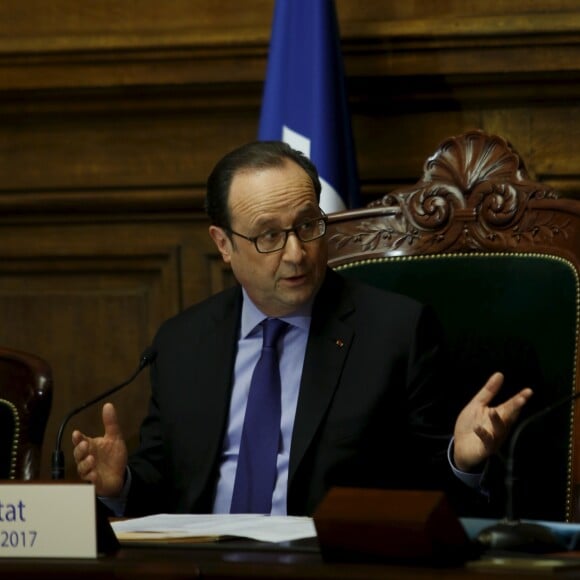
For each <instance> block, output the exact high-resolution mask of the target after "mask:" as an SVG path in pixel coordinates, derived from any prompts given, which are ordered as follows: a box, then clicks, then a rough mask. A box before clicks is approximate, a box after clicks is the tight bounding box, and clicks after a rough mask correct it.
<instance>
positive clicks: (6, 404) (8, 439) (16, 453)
mask: <svg viewBox="0 0 580 580" xmlns="http://www.w3.org/2000/svg"><path fill="white" fill-rule="evenodd" d="M51 402H52V373H51V369H50V367H49V365H48V364H47V363H46V362H45V361H44V360H42V359H41V358H39V357H37V356H35V355H33V354H29V353H25V352H21V351H18V350H13V349H9V348H5V347H0V479H19V480H28V479H37V478H38V477H39V475H40V457H41V450H42V443H43V439H44V431H45V428H46V423H47V421H48V417H49V414H50V407H51Z"/></svg>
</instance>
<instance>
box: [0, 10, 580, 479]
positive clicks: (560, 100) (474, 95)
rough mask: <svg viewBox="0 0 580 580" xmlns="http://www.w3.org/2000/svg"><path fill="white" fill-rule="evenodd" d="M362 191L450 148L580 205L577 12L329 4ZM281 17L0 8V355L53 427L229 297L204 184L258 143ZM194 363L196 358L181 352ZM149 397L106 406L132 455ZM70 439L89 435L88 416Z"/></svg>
mask: <svg viewBox="0 0 580 580" xmlns="http://www.w3.org/2000/svg"><path fill="white" fill-rule="evenodd" d="M336 4H337V10H338V14H339V21H340V28H341V35H342V45H343V51H344V58H345V67H346V73H347V83H348V94H349V99H350V102H351V112H352V122H353V128H354V133H355V142H356V147H357V155H358V163H359V171H360V176H361V182H362V183H361V185H362V192H363V195H364V198H365V200H367V201H371V200H373V199H375V198H376V197H378V196H380V195H382V194H384V193H386V192H387V191H389V190H391V189H393V188H394V187H396V186H399V185H402V184H404V183H409V182H414V181H416V179H417V178H418V177H419V176H420V174H421V169H422V164H423V161H424V160H425V158H426V157H427V156H428V155H429V154H430V153H431V152H433V151H434V150H435V148H436V146H437V145H438V143H439V142H440V141H441V140H443V139H444V138H445V137H448V136H450V135H454V134H458V133H460V132H462V131H464V130H466V129H471V128H482V129H486V130H488V131H491V132H496V133H499V134H501V135H503V136H505V137H507V138H508V139H509V140H510V141H511V142H512V143H513V144H514V146H515V147H516V148H517V149H518V150H519V151H520V153H521V154H522V156H523V158H524V159H525V160H526V162H527V165H528V169H529V170H530V172H531V173H532V174H533V175H534V176H536V177H538V178H540V179H541V180H544V181H545V182H546V183H548V184H550V185H552V186H553V187H555V188H556V189H558V190H560V191H561V192H562V193H563V194H564V195H567V196H571V197H580V147H579V146H578V143H579V142H580V139H579V137H580V106H579V105H580V5H579V3H578V0H560V1H556V0H552V1H549V0H544V1H540V0H509V1H508V0H490V1H489V2H477V1H464V0H462V1H459V0H414V1H410V0H399V1H389V2H386V1H384V0H382V1H381V0H374V1H373V0H366V1H365V2H354V1H352V0H337V2H336ZM272 10H273V0H244V2H240V1H239V0H211V1H210V0H165V1H163V2H159V0H121V1H119V0H99V2H79V1H78V0H51V2H46V1H45V0H26V1H25V2H23V1H22V0H3V1H2V2H1V3H0V321H1V324H0V343H2V344H5V345H7V346H11V347H13V348H19V349H23V350H27V351H32V352H35V353H38V354H40V355H41V356H43V357H44V358H46V359H47V360H48V361H49V362H50V364H51V365H52V367H53V370H54V381H55V387H54V403H53V413H52V418H51V420H50V422H49V426H48V429H47V439H46V444H45V452H44V455H43V458H44V459H43V461H44V465H43V472H44V473H45V475H46V477H48V474H49V456H50V452H51V450H52V448H53V445H54V438H55V436H56V430H57V427H58V424H59V422H60V420H61V419H62V417H63V416H64V414H65V412H66V411H67V410H68V409H69V408H71V407H72V406H75V405H77V404H79V403H80V402H82V401H84V400H86V399H88V398H90V397H92V396H93V395H95V394H96V393H97V392H99V391H100V390H103V389H106V388H108V387H110V386H113V385H114V384H116V383H119V382H121V381H122V380H124V379H125V378H126V377H127V376H129V375H130V374H131V372H132V370H133V368H134V367H135V366H136V365H137V361H138V357H139V354H140V353H141V351H142V349H143V348H144V347H145V346H146V345H148V344H149V343H150V341H151V338H152V336H153V334H154V332H155V330H156V328H157V327H158V325H159V323H160V322H161V321H162V320H163V319H165V318H166V317H168V316H171V315H172V314H174V313H176V312H178V311H179V310H180V309H181V308H183V307H185V306H186V305H188V304H190V303H193V302H196V301H198V300H200V299H202V298H203V297H205V296H207V295H208V294H210V293H212V292H215V291H216V290H218V289H219V288H222V287H223V286H224V285H226V284H229V283H231V277H230V275H229V274H228V272H227V271H226V270H225V269H224V268H223V267H222V264H221V262H220V260H219V258H218V255H217V254H216V252H215V251H214V248H213V247H212V244H211V243H210V240H209V237H208V236H207V223H206V221H205V217H204V214H203V209H202V208H203V194H204V182H205V179H206V177H207V175H208V173H209V171H210V169H211V167H212V165H213V163H214V162H215V161H216V160H217V159H218V158H219V157H220V156H221V155H222V154H223V153H225V152H226V151H228V150H229V149H231V148H233V147H235V146H236V145H238V144H241V143H242V142H245V141H249V140H252V139H254V138H255V135H256V129H257V121H258V115H259V108H260V100H261V91H262V84H263V80H264V72H265V67H266V59H267V52H268V41H269V34H270V22H271V17H272ZM192 359H195V352H192ZM146 394H147V378H146V376H143V377H140V378H139V379H138V381H136V383H135V384H133V385H132V386H130V387H128V388H127V389H125V390H124V391H123V392H122V393H119V394H117V395H115V396H114V401H115V402H116V403H117V404H118V409H119V413H120V416H121V421H122V422H123V425H124V428H125V433H126V436H127V437H128V439H129V440H130V442H131V443H133V442H135V441H136V438H137V427H138V424H139V421H140V419H141V417H142V415H143V413H144V412H145V406H146V398H147V397H146ZM71 423H72V424H71V426H69V428H68V429H67V431H66V432H65V446H64V449H65V452H66V454H67V476H68V477H70V478H74V469H73V465H72V464H73V461H72V458H71V457H70V444H69V439H70V432H71V430H72V426H80V427H82V428H83V429H85V430H87V431H88V432H91V433H99V432H100V431H101V428H100V421H99V411H98V410H97V409H95V410H90V411H89V410H87V411H85V412H83V414H82V415H80V416H78V417H77V418H75V419H74V420H73V421H72V422H71Z"/></svg>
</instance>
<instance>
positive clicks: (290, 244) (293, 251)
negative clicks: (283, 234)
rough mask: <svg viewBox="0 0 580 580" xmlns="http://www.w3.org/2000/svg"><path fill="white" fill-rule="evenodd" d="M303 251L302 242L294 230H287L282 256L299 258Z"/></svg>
mask: <svg viewBox="0 0 580 580" xmlns="http://www.w3.org/2000/svg"><path fill="white" fill-rule="evenodd" d="M303 253H304V242H303V241H302V240H301V239H300V238H299V237H298V236H297V235H296V232H288V238H287V239H286V245H285V246H284V258H285V259H287V260H299V259H301V258H302V256H303Z"/></svg>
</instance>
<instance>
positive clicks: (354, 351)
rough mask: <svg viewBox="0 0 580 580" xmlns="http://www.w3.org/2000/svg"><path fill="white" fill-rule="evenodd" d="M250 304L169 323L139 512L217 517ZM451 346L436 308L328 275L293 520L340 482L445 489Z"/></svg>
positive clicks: (316, 311)
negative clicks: (444, 368)
mask: <svg viewBox="0 0 580 580" xmlns="http://www.w3.org/2000/svg"><path fill="white" fill-rule="evenodd" d="M241 304H242V296H241V290H240V289H239V288H232V289H230V290H226V291H224V292H222V293H220V294H218V295H216V296H213V297H211V298H209V299H208V300H206V301H204V302H202V303H200V304H198V305H196V306H193V307H191V308H189V309H188V310H186V311H184V312H182V313H180V314H178V315H177V316H175V317H174V318H172V319H170V320H168V321H167V322H165V323H164V324H163V325H162V327H161V328H160V330H159V332H158V334H157V336H156V338H155V341H154V346H155V347H156V349H157V353H158V355H157V359H156V361H155V363H154V365H153V367H152V370H151V382H152V396H151V401H150V409H149V414H148V416H147V417H146V419H145V421H144V423H143V425H142V430H141V445H140V448H139V449H138V450H137V451H136V453H134V454H133V455H132V457H131V458H130V467H131V470H132V477H133V483H132V487H131V491H130V494H129V498H128V504H127V515H140V514H144V513H154V512H174V513H179V512H202V513H203V512H209V511H211V507H212V500H213V496H214V493H215V487H216V482H217V475H218V467H219V458H220V452H221V448H222V439H223V437H224V433H225V431H226V426H227V418H228V410H229V402H230V395H231V390H232V376H233V368H234V360H235V355H236V342H237V337H238V328H239V321H240V311H241ZM439 343H440V335H439V326H438V324H437V323H436V321H435V319H434V317H433V315H432V314H431V311H430V309H428V308H425V307H423V306H421V305H419V304H418V303H416V302H414V301H413V300H411V299H409V298H406V297H403V296H399V295H396V294H389V293H385V292H383V291H380V290H377V289H375V288H372V287H370V286H365V285H362V284H360V283H356V282H354V281H348V280H346V279H344V278H343V277H342V276H340V275H338V274H336V273H335V272H333V271H330V270H329V271H328V272H327V276H326V278H325V281H324V283H323V286H322V288H321V290H320V292H319V294H318V296H317V297H316V299H315V302H314V306H313V311H312V323H311V328H310V335H309V338H308V345H307V348H306V357H305V361H304V371H303V376H302V381H301V385H300V393H299V399H298V407H297V411H296V419H295V424H294V431H293V435H292V445H291V451H290V466H289V481H288V513H289V514H311V513H312V512H313V510H314V509H315V508H316V506H317V504H318V503H319V502H320V500H321V499H322V498H323V497H324V494H325V493H326V492H327V491H328V489H329V488H330V487H331V486H333V485H351V486H359V487H387V488H402V487H407V488H409V487H410V488H420V487H438V488H440V487H441V486H442V485H445V484H444V483H443V482H442V478H444V477H445V476H444V475H443V472H446V473H447V472H449V468H448V466H447V465H446V461H445V457H444V455H445V449H446V446H447V443H448V441H449V433H450V431H451V429H452V424H451V418H450V417H449V415H450V414H449V413H446V410H445V406H439V404H438V401H439V399H440V397H439V393H441V394H444V385H442V384H440V383H439V381H438V379H437V377H438V374H439V372H440V357H439Z"/></svg>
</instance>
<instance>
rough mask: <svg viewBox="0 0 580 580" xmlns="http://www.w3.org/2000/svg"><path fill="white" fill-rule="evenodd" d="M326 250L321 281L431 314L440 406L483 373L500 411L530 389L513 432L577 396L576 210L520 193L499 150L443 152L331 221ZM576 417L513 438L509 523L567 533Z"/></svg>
mask: <svg viewBox="0 0 580 580" xmlns="http://www.w3.org/2000/svg"><path fill="white" fill-rule="evenodd" d="M328 236H329V243H330V254H329V258H330V259H329V264H330V266H331V267H333V268H335V269H337V270H340V271H341V272H342V273H343V274H345V275H347V276H354V277H356V278H359V279H362V280H364V281H366V282H368V283H371V284H374V285H377V286H380V287H383V288H385V289H388V290H393V291H397V292H400V293H403V294H407V295H410V296H412V297H414V298H416V299H418V300H420V301H422V302H424V303H429V304H431V305H432V306H433V307H434V308H435V310H436V311H437V312H438V314H439V317H440V318H441V320H442V322H443V326H444V328H445V330H446V332H447V336H448V339H449V343H450V351H451V366H452V367H453V375H454V376H456V377H457V378H458V384H459V385H460V386H461V388H462V389H463V390H461V391H458V390H457V388H453V389H451V388H450V394H449V404H450V406H453V407H454V408H457V409H459V408H461V406H462V405H463V404H464V403H466V402H467V401H468V400H469V398H470V397H471V396H473V394H474V393H475V392H476V390H477V389H478V388H480V387H481V386H482V385H483V383H484V381H485V379H486V378H487V377H488V376H489V375H490V374H491V373H492V372H493V371H496V370H500V371H503V372H504V374H505V375H506V385H505V387H504V389H502V397H506V396H508V395H509V394H510V393H513V392H515V391H516V390H517V389H519V388H521V387H522V386H526V385H529V386H532V387H533V388H534V390H535V392H536V394H535V396H534V397H533V398H532V401H533V403H532V402H530V404H529V405H528V409H526V413H525V414H523V416H522V418H523V417H525V416H526V414H527V416H529V415H530V414H531V413H533V412H535V411H537V410H539V409H541V408H542V407H543V406H544V405H548V404H551V403H553V402H554V401H558V400H560V399H561V398H564V397H566V396H571V395H572V394H573V393H574V392H575V391H578V390H580V389H579V387H580V378H579V376H578V369H577V367H578V361H579V359H580V344H579V342H580V341H579V336H578V334H579V330H578V329H579V321H580V276H579V272H580V201H577V200H572V199H559V198H558V196H557V194H556V193H555V192H554V191H552V190H551V189H550V188H549V187H547V186H545V185H542V184H541V183H538V182H536V181H533V180H532V179H530V177H529V176H528V173H527V171H526V168H525V166H524V163H523V161H522V160H521V158H520V157H519V155H518V154H517V152H516V151H515V150H514V148H513V147H512V146H511V145H510V144H509V143H508V142H506V141H505V140H504V139H502V138H501V137H498V136H495V135H489V134H486V133H484V132H482V131H470V132H467V133H465V134H463V135H459V136H457V137H452V138H449V139H447V140H446V141H444V142H443V143H442V144H441V145H440V146H439V147H438V148H437V150H436V152H435V153H434V154H433V155H432V156H431V157H430V158H429V159H428V160H427V161H426V162H425V165H424V174H423V177H422V179H421V180H420V181H419V182H418V183H417V184H416V185H413V186H410V187H405V188H401V189H399V190H396V191H394V192H392V193H390V194H388V195H385V196H384V197H383V198H382V199H381V200H379V201H377V202H374V203H372V204H370V205H369V206H368V207H366V208H364V209H358V210H350V211H346V212H341V213H337V214H331V215H330V219H329V232H328ZM442 388H447V386H442ZM576 408H577V406H574V405H573V404H571V403H570V404H565V405H561V406H560V407H559V408H558V409H557V410H554V411H553V412H552V413H550V414H549V415H547V416H546V417H545V418H543V419H541V420H538V421H537V422H535V423H532V424H531V425H529V426H528V427H527V428H526V430H525V431H523V432H522V434H521V438H520V439H519V440H518V446H517V447H516V453H515V457H514V459H515V461H514V471H515V474H516V477H517V483H516V487H515V491H514V497H515V498H516V500H517V501H516V515H517V516H519V517H532V518H543V519H556V520H577V521H578V520H579V515H580V510H579V508H578V484H579V483H580V458H579V457H578V452H579V451H580V434H579V433H577V432H576V431H575V429H576V424H577V423H578V419H579V418H580V414H579V413H578V411H577V410H576ZM502 485H503V483H502Z"/></svg>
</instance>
